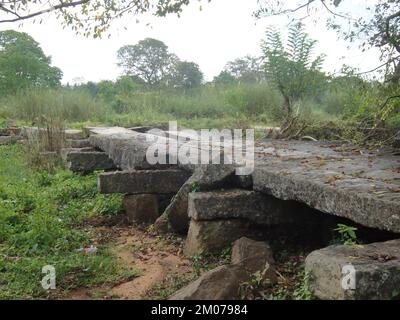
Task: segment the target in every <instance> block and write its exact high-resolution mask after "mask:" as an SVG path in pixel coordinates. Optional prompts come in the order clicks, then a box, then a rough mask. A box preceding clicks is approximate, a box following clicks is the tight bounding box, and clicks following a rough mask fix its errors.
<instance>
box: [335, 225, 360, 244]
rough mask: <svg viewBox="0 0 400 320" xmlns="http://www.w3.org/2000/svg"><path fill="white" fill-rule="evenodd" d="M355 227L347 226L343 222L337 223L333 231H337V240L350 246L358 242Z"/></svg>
mask: <svg viewBox="0 0 400 320" xmlns="http://www.w3.org/2000/svg"><path fill="white" fill-rule="evenodd" d="M357 230H358V229H357V228H355V227H351V226H347V225H345V224H338V225H337V228H336V229H335V231H337V232H338V233H339V239H337V240H338V242H339V243H341V244H344V245H346V246H352V245H356V244H358V240H357V234H356V231H357Z"/></svg>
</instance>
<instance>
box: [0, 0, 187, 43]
mask: <svg viewBox="0 0 400 320" xmlns="http://www.w3.org/2000/svg"><path fill="white" fill-rule="evenodd" d="M189 2H190V1H189V0H155V1H148V0H133V1H132V0H118V1H116V0H110V1H100V0H12V1H2V2H1V3H0V23H7V22H21V21H24V20H27V19H39V20H40V22H41V21H42V19H43V16H44V15H45V14H48V13H54V14H55V15H56V17H57V18H58V19H61V21H62V23H63V24H64V25H68V26H71V27H72V29H73V30H75V31H76V32H78V33H79V32H83V33H84V35H85V36H93V37H99V36H101V35H102V33H104V32H105V31H106V30H107V29H108V28H109V26H110V24H111V22H112V21H113V20H115V19H117V18H121V17H122V16H124V15H133V16H138V15H140V14H143V13H150V14H153V15H155V16H165V15H167V14H170V13H177V14H179V13H181V12H182V10H183V7H185V6H187V5H188V4H189Z"/></svg>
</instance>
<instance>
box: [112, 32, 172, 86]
mask: <svg viewBox="0 0 400 320" xmlns="http://www.w3.org/2000/svg"><path fill="white" fill-rule="evenodd" d="M117 56H118V60H119V63H118V65H119V66H120V67H122V68H123V69H124V72H125V73H126V74H127V75H130V76H134V77H137V78H139V79H141V80H142V81H143V82H144V83H145V84H146V85H147V86H149V87H151V86H160V85H161V84H162V83H163V81H165V80H166V77H167V75H168V74H170V73H171V72H172V70H173V67H174V65H175V63H176V60H177V57H176V56H175V55H173V54H171V53H169V52H168V47H167V46H166V45H165V43H163V42H162V41H160V40H156V39H151V38H146V39H144V40H141V41H139V42H138V43H137V44H136V45H127V46H124V47H122V48H120V49H119V50H118V53H117Z"/></svg>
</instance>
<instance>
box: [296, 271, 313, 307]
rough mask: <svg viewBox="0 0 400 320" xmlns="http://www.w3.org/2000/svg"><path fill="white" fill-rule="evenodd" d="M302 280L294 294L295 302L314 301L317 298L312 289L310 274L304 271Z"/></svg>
mask: <svg viewBox="0 0 400 320" xmlns="http://www.w3.org/2000/svg"><path fill="white" fill-rule="evenodd" d="M300 278H301V281H300V282H299V283H298V285H297V286H296V288H295V290H294V292H293V298H294V299H295V300H314V299H315V297H314V295H313V294H312V292H311V289H310V278H311V275H310V273H309V272H306V271H302V272H301V274H300Z"/></svg>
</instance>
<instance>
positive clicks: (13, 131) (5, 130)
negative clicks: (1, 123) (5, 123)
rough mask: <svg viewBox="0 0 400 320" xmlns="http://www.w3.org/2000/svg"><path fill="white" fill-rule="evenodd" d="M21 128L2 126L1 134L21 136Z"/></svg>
mask: <svg viewBox="0 0 400 320" xmlns="http://www.w3.org/2000/svg"><path fill="white" fill-rule="evenodd" d="M21 131H22V129H21V128H0V136H19V135H20V134H21Z"/></svg>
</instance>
